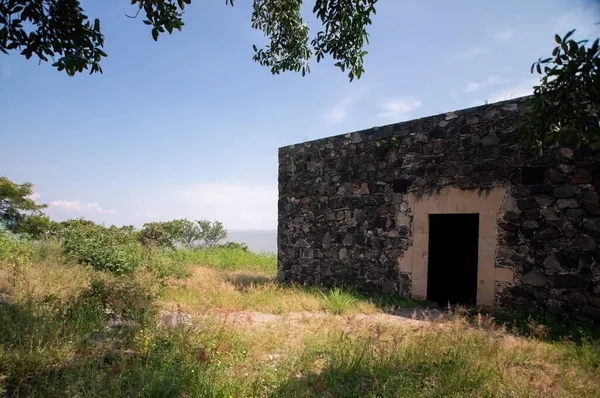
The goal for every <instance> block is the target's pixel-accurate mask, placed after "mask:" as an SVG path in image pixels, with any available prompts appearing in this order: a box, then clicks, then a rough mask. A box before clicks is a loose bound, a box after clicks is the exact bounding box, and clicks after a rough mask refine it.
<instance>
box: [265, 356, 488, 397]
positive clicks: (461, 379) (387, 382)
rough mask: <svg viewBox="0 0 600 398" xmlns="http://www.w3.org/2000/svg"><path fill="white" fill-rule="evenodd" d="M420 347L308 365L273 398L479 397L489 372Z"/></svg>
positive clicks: (330, 358)
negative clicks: (382, 356) (423, 350)
mask: <svg viewBox="0 0 600 398" xmlns="http://www.w3.org/2000/svg"><path fill="white" fill-rule="evenodd" d="M421 351H422V350H419V349H415V350H414V351H404V352H402V353H397V352H396V353H393V354H390V356H389V357H384V358H379V357H376V356H375V355H374V354H373V353H372V351H371V349H369V348H368V347H366V346H364V347H360V346H358V347H354V348H353V349H352V348H351V349H350V350H348V351H347V352H345V353H343V354H342V355H339V354H333V355H324V356H322V357H321V358H317V359H316V360H314V359H313V360H309V361H306V362H305V363H304V366H305V368H304V369H298V373H297V374H296V375H295V377H294V376H292V377H290V378H289V379H287V380H285V381H284V382H283V383H281V384H280V385H279V387H278V388H277V389H276V390H275V391H274V392H272V393H271V394H270V395H269V396H271V397H319V398H320V397H366V396H369V397H418V396H427V397H443V396H457V397H461V396H478V394H477V393H478V392H480V391H481V390H482V389H483V388H484V386H485V384H486V383H487V382H488V380H489V378H490V372H489V371H488V370H487V369H482V368H480V367H477V366H475V365H474V362H473V361H472V360H470V359H469V358H468V357H467V356H466V355H464V354H461V353H458V355H452V354H450V355H446V356H443V355H440V356H439V357H436V356H431V355H429V356H427V355H421Z"/></svg>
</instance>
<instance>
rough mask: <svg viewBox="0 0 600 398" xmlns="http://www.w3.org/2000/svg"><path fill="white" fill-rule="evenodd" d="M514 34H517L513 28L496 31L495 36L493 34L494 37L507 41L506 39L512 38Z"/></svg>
mask: <svg viewBox="0 0 600 398" xmlns="http://www.w3.org/2000/svg"><path fill="white" fill-rule="evenodd" d="M514 35H515V32H513V31H512V29H504V30H501V31H499V32H496V33H495V34H494V36H492V37H493V38H494V40H499V41H506V40H508V39H510V38H511V37H513V36H514Z"/></svg>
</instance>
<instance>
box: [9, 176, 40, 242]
mask: <svg viewBox="0 0 600 398" xmlns="http://www.w3.org/2000/svg"><path fill="white" fill-rule="evenodd" d="M32 194H33V185H32V184H31V183H28V182H27V183H24V184H16V183H14V182H12V181H11V180H9V179H8V178H6V177H4V176H0V223H2V224H4V226H5V227H6V228H8V229H9V230H11V231H13V232H17V231H18V230H19V228H20V227H21V225H22V224H23V222H24V221H25V220H26V219H27V218H28V217H29V216H31V215H39V214H40V211H41V210H42V209H43V208H45V207H46V205H39V204H37V203H35V200H33V199H31V195H32Z"/></svg>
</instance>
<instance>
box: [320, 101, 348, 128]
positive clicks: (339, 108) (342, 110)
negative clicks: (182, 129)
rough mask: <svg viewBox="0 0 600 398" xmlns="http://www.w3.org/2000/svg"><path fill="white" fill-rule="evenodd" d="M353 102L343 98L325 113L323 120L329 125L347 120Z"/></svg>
mask: <svg viewBox="0 0 600 398" xmlns="http://www.w3.org/2000/svg"><path fill="white" fill-rule="evenodd" d="M353 102H354V101H353V100H352V99H350V98H345V99H343V100H342V101H340V102H339V103H338V104H336V105H335V106H334V107H333V108H331V109H330V110H329V111H327V112H326V113H325V114H324V115H323V118H324V119H325V120H327V121H328V122H330V123H341V122H343V121H344V120H346V119H347V118H348V114H349V110H350V106H351V105H352V103H353Z"/></svg>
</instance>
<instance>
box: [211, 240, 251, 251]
mask: <svg viewBox="0 0 600 398" xmlns="http://www.w3.org/2000/svg"><path fill="white" fill-rule="evenodd" d="M215 247H218V248H221V249H231V250H241V251H244V252H248V251H250V250H249V249H248V246H247V245H246V244H245V243H238V242H227V243H223V244H220V245H216V246H215Z"/></svg>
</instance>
